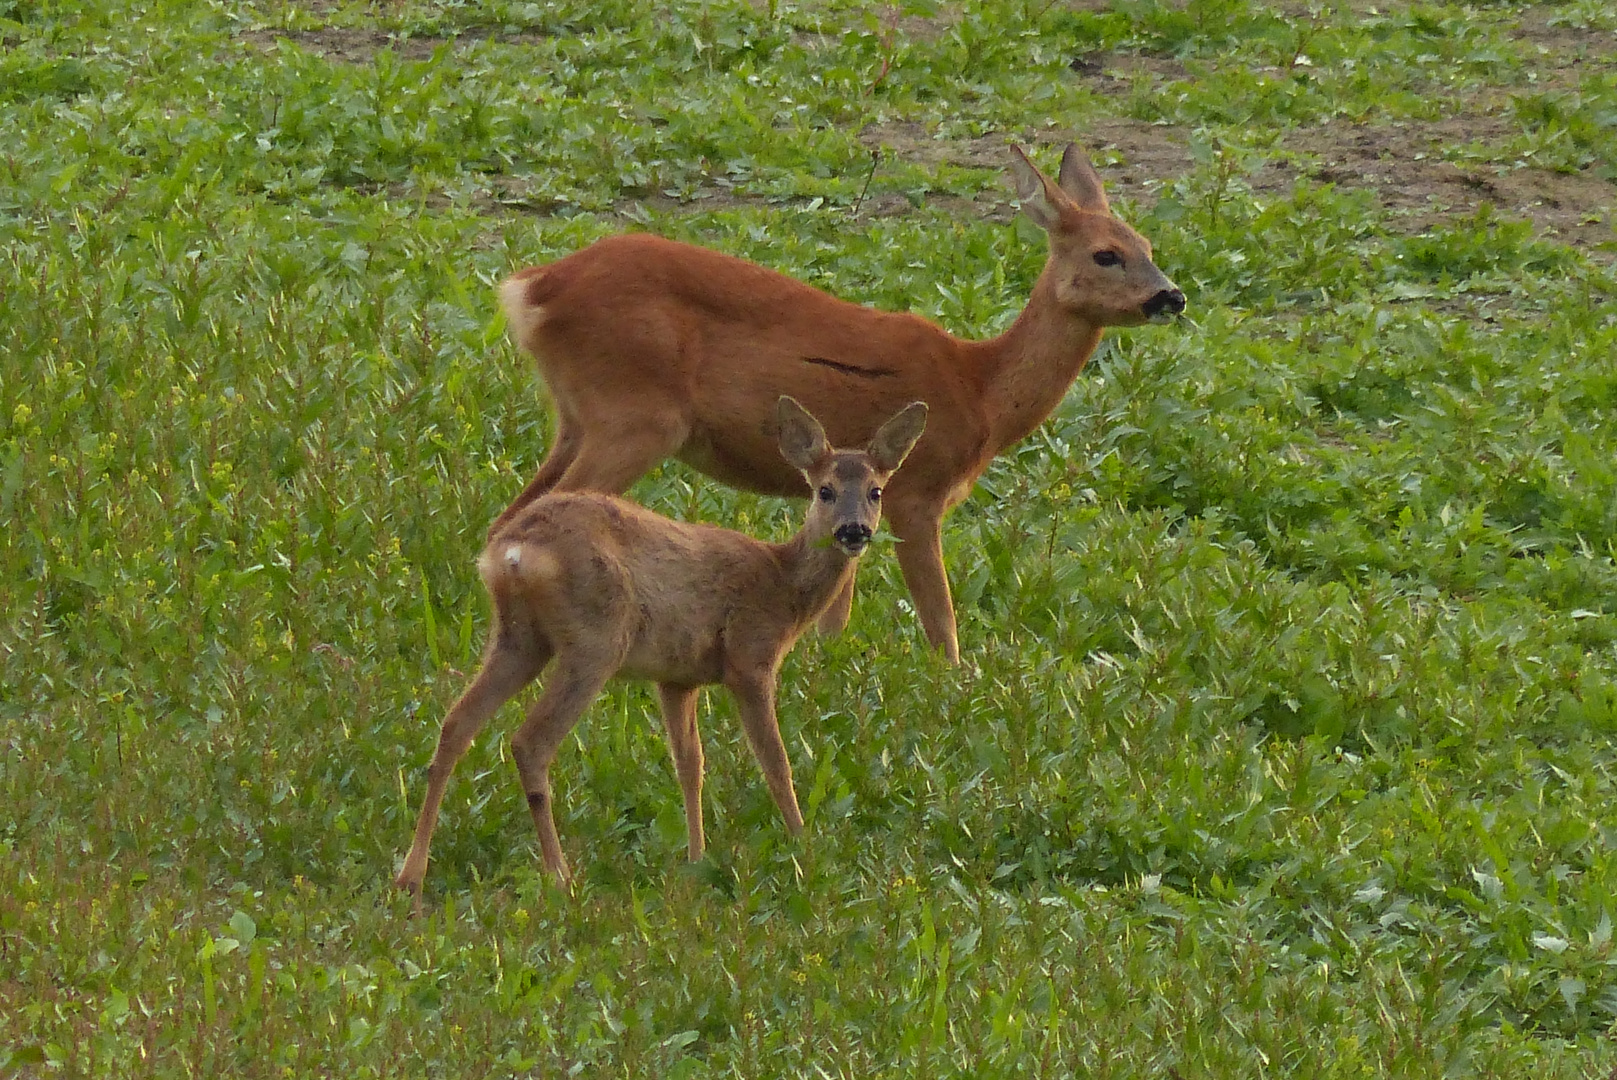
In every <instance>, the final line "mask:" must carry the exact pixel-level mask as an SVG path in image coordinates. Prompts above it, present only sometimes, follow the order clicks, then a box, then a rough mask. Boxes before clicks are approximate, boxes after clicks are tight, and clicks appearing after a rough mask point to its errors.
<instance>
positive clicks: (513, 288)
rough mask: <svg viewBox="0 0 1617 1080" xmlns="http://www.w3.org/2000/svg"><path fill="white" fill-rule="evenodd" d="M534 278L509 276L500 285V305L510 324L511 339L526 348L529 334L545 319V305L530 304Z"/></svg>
mask: <svg viewBox="0 0 1617 1080" xmlns="http://www.w3.org/2000/svg"><path fill="white" fill-rule="evenodd" d="M532 280H533V279H532V278H507V279H506V280H505V283H504V284H503V285H501V286H500V307H501V308H502V309H503V310H504V311H505V320H506V322H507V323H509V324H510V331H511V339H512V340H513V341H515V342H516V343H517V344H518V345H520V346H523V347H524V348H526V345H525V344H524V343H525V342H526V341H527V340H528V335H529V334H532V333H533V332H534V330H536V329H538V327H539V324H540V323H542V322H544V321H545V309H544V308H543V307H529V306H528V283H529V282H530V281H532Z"/></svg>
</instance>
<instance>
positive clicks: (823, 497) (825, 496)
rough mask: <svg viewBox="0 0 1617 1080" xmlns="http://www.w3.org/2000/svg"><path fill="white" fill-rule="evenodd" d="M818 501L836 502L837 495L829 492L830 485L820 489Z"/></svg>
mask: <svg viewBox="0 0 1617 1080" xmlns="http://www.w3.org/2000/svg"><path fill="white" fill-rule="evenodd" d="M820 501H821V502H836V501H837V493H836V492H834V491H832V490H831V485H829V484H827V485H826V486H824V487H822V488H821V489H820Z"/></svg>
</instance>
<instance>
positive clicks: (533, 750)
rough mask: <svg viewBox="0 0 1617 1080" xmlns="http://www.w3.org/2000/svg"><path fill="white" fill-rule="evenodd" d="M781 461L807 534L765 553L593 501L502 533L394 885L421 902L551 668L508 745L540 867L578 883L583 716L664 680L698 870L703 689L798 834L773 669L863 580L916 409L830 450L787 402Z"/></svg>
mask: <svg viewBox="0 0 1617 1080" xmlns="http://www.w3.org/2000/svg"><path fill="white" fill-rule="evenodd" d="M776 416H777V421H776V425H775V426H776V427H777V429H778V431H779V452H780V454H781V456H782V458H783V459H784V460H785V461H787V462H788V463H789V464H790V465H791V467H792V468H793V469H795V470H797V471H798V472H799V474H800V475H801V477H802V479H803V481H804V482H805V483H806V484H807V485H808V487H809V490H810V491H813V492H815V493H816V498H814V500H813V501H812V502H811V503H810V504H809V509H808V513H807V516H806V518H805V520H804V522H803V527H802V529H801V530H800V531H799V532H798V534H797V535H796V536H795V537H793V538H792V539H791V540H789V541H787V542H786V543H784V544H767V543H764V542H763V541H761V540H754V539H753V538H751V537H749V536H744V535H742V534H741V533H737V532H731V531H729V530H728V529H720V528H716V527H714V526H711V525H695V524H687V523H684V522H678V521H671V520H669V519H668V518H665V517H661V516H659V515H657V514H654V513H652V512H651V511H649V510H646V509H644V508H642V507H640V506H637V505H635V504H634V503H631V502H627V501H625V500H623V499H619V498H617V497H615V496H612V495H603V494H599V493H595V492H556V493H553V494H551V495H548V496H546V497H545V498H542V499H539V500H536V501H535V502H533V503H531V504H529V505H528V506H527V507H525V508H524V509H523V510H522V511H521V512H520V513H518V514H516V515H514V516H512V517H510V518H509V519H508V520H507V521H506V523H505V524H503V525H501V526H500V527H499V528H498V529H497V530H496V531H495V534H494V536H493V538H492V539H491V540H490V541H489V545H488V547H487V549H485V550H484V552H483V555H482V558H481V559H479V560H478V569H479V571H481V573H482V575H483V581H484V583H485V584H486V585H487V586H488V591H489V596H490V597H491V598H492V599H493V601H494V626H493V629H492V630H491V632H490V634H489V642H488V646H487V647H486V649H485V650H484V654H483V666H482V669H481V670H479V671H478V673H477V675H476V677H475V678H474V679H473V680H472V684H471V686H470V687H468V688H467V690H466V692H465V693H464V694H462V695H461V697H460V700H458V701H457V702H455V705H454V707H453V708H451V709H450V710H449V715H448V716H447V717H445V718H444V724H443V730H442V732H441V733H440V734H439V736H438V749H437V752H436V753H435V754H434V755H433V758H432V764H431V766H429V767H428V769H427V794H426V798H425V800H424V801H423V803H422V806H421V817H420V818H419V819H418V820H417V822H416V831H415V842H414V844H413V845H412V846H411V848H410V853H409V855H408V856H406V858H405V860H404V866H403V868H402V869H401V870H400V871H399V876H398V878H397V879H396V881H395V884H396V885H397V886H399V887H400V888H402V889H405V890H408V891H409V892H411V893H414V894H415V895H416V897H417V898H418V903H419V897H420V894H421V882H422V879H423V878H424V877H425V876H426V872H427V849H428V847H429V845H430V844H431V842H432V829H433V825H434V824H435V823H436V821H437V818H438V806H439V804H440V803H441V802H442V800H443V795H444V788H445V787H446V786H447V785H448V783H449V776H450V773H451V772H453V771H454V768H455V762H456V761H458V760H459V759H460V757H461V755H462V754H464V753H465V752H466V748H467V747H469V746H470V745H471V743H472V739H473V738H475V737H476V735H477V732H478V730H479V729H480V728H481V727H482V726H483V724H484V722H485V721H487V720H488V718H489V717H490V716H492V715H493V714H494V712H495V710H497V709H498V708H499V707H500V706H501V705H503V704H504V703H505V702H506V701H507V700H508V699H509V698H510V697H511V696H512V695H514V694H515V693H516V692H517V691H519V690H521V689H522V688H523V687H524V686H526V685H527V684H528V683H529V682H530V681H531V680H533V679H534V678H535V677H536V676H537V675H538V674H539V672H540V671H541V670H542V669H543V668H544V667H545V665H546V664H547V663H548V662H550V661H551V659H552V658H554V660H555V666H554V668H553V669H552V671H551V674H550V677H549V678H547V679H546V680H545V688H544V692H543V693H542V694H541V695H540V697H539V700H538V701H536V702H535V703H534V704H533V707H532V708H531V709H529V710H528V718H527V720H526V721H525V722H524V723H523V725H522V727H521V728H520V729H518V731H517V733H516V735H515V737H513V738H512V740H511V750H512V756H513V757H515V758H516V764H517V771H518V773H519V774H520V775H521V778H522V789H523V791H524V792H526V793H527V796H528V809H529V810H530V811H531V812H532V814H533V823H534V827H535V828H536V829H537V830H538V831H539V847H540V850H541V851H542V853H543V855H544V862H545V867H546V868H547V869H548V870H549V871H550V872H551V873H553V874H555V875H556V876H557V877H558V878H559V879H561V880H564V881H565V880H566V879H567V861H566V859H565V858H563V856H562V852H561V842H560V840H559V839H558V838H557V836H556V824H555V821H554V820H553V818H552V817H551V789H550V765H551V762H552V761H554V760H555V758H556V752H557V750H558V749H560V747H561V744H562V741H563V740H564V739H565V738H566V737H567V733H568V732H569V731H571V730H572V728H573V725H574V724H576V723H577V722H578V718H579V717H580V716H581V715H582V714H583V712H584V710H585V708H587V707H588V706H589V703H590V702H591V701H592V700H594V698H595V696H596V695H597V694H598V693H600V691H601V688H602V687H603V686H605V684H606V681H607V680H608V679H609V678H611V677H612V676H613V675H615V674H620V673H621V674H626V675H630V676H638V677H641V678H647V679H654V680H656V682H657V689H658V691H659V693H660V696H661V698H662V713H663V724H664V726H665V727H666V729H667V731H668V743H669V750H670V752H671V755H672V757H673V760H674V769H675V772H676V773H678V775H679V783H680V787H681V788H682V789H683V791H684V794H685V823H686V828H687V830H688V831H689V834H690V857H691V860H692V861H693V862H694V861H695V860H697V859H700V858H701V857H702V849H703V840H702V743H701V737H700V735H699V734H698V733H697V728H696V692H697V689H698V688H699V687H701V686H706V685H709V684H712V683H723V684H724V685H725V686H727V687H729V688H730V691H731V693H733V694H734V695H735V698H736V704H737V707H738V711H739V712H740V714H741V724H742V727H743V729H744V730H745V731H746V735H747V741H748V742H749V743H751V744H752V750H753V753H754V755H756V757H757V758H758V764H759V767H760V768H761V769H762V770H763V774H764V779H765V780H766V781H767V782H768V784H769V791H770V794H771V795H773V796H774V799H775V803H776V805H777V806H779V807H780V812H781V814H782V816H784V817H785V819H786V827H787V828H788V829H789V830H790V831H791V832H792V833H794V834H795V833H797V832H799V831H800V830H801V829H802V827H803V816H802V814H801V813H799V812H798V808H797V796H796V794H795V793H794V792H793V790H792V769H791V764H790V763H789V762H788V761H787V759H786V748H785V747H784V746H783V745H782V744H781V739H780V728H779V726H778V725H777V723H776V720H775V681H776V677H777V673H778V671H779V669H780V663H781V661H782V660H783V659H784V658H785V656H786V654H787V652H789V651H790V650H791V647H792V644H793V643H794V642H795V641H796V640H797V638H798V637H799V635H801V634H802V632H803V631H804V630H805V629H806V628H807V627H808V624H809V623H811V622H813V621H814V620H815V619H816V618H818V617H819V616H820V614H821V613H822V612H823V611H824V610H825V608H826V607H827V605H829V604H830V603H831V602H832V600H834V599H835V598H836V596H837V595H838V594H839V592H840V591H841V589H842V588H843V586H844V585H845V584H846V583H847V582H848V581H849V580H851V578H852V575H853V568H854V560H855V559H857V558H858V557H859V554H860V553H861V552H862V551H864V549H865V546H866V544H868V543H869V541H870V538H871V535H872V534H873V533H874V532H875V530H876V525H877V523H878V522H879V521H880V520H881V498H882V491H881V486H882V485H883V484H884V483H886V482H887V478H888V476H889V475H890V474H892V472H893V471H894V470H895V469H897V468H898V466H899V464H900V463H901V462H902V461H903V460H904V456H905V455H906V454H908V453H909V452H910V448H911V447H912V446H914V445H915V441H916V440H917V439H919V438H920V437H921V431H922V429H923V428H924V427H925V425H926V417H927V407H926V406H925V405H924V404H922V403H920V402H914V403H912V404H910V405H909V406H907V407H906V408H904V409H903V410H901V411H900V412H899V413H898V414H897V415H896V416H894V417H893V418H892V419H890V420H888V421H887V422H886V423H884V424H882V426H881V427H880V428H879V429H877V431H876V433H875V436H874V437H873V438H872V439H871V441H870V445H869V446H867V447H866V448H865V449H864V450H862V451H850V450H833V449H831V447H830V445H829V443H828V442H827V441H826V437H825V432H824V429H822V428H821V426H820V425H819V423H818V422H816V421H815V419H814V418H813V417H812V416H810V415H809V414H808V413H807V412H805V411H804V410H803V408H802V406H800V405H799V404H798V403H797V402H795V401H793V400H792V399H791V398H788V397H782V398H780V399H779V401H778V404H777V412H776Z"/></svg>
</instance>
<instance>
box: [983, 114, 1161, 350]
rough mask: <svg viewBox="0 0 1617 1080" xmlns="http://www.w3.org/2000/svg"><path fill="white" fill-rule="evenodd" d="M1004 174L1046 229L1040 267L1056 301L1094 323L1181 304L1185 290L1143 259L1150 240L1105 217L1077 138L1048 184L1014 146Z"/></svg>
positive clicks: (1146, 315) (1149, 316)
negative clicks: (1046, 251) (1046, 255)
mask: <svg viewBox="0 0 1617 1080" xmlns="http://www.w3.org/2000/svg"><path fill="white" fill-rule="evenodd" d="M1011 175H1012V176H1013V177H1014V178H1015V180H1016V195H1017V198H1018V199H1020V200H1021V203H1022V213H1024V214H1026V215H1027V216H1028V218H1029V220H1031V221H1032V222H1033V223H1034V224H1036V225H1038V226H1039V227H1040V228H1042V229H1043V230H1044V231H1045V232H1046V233H1048V234H1049V236H1050V261H1049V263H1048V264H1046V266H1045V270H1044V272H1045V275H1046V276H1049V277H1052V278H1053V279H1054V287H1055V298H1056V303H1057V304H1059V305H1060V306H1061V307H1062V308H1064V309H1065V310H1067V311H1069V312H1070V313H1072V314H1073V315H1074V316H1076V317H1078V318H1081V319H1083V320H1085V321H1086V322H1089V323H1092V324H1093V325H1095V326H1138V325H1139V324H1140V323H1144V322H1167V321H1168V320H1170V319H1172V318H1173V317H1174V316H1175V315H1178V314H1179V313H1180V312H1182V311H1184V310H1185V294H1184V293H1182V292H1180V291H1179V289H1178V287H1177V286H1175V285H1174V283H1173V282H1171V281H1169V280H1168V278H1167V275H1165V274H1164V273H1163V272H1162V271H1161V270H1158V269H1157V265H1156V263H1154V262H1152V261H1151V243H1150V241H1148V240H1147V239H1146V238H1145V237H1143V236H1141V235H1140V234H1139V233H1137V232H1135V231H1134V230H1133V229H1131V228H1129V227H1128V226H1127V225H1125V224H1124V223H1123V222H1121V221H1119V220H1118V219H1117V218H1115V217H1113V216H1112V208H1111V204H1110V203H1108V202H1107V201H1106V191H1105V189H1104V188H1103V187H1102V186H1101V181H1100V174H1098V173H1097V172H1095V167H1094V166H1093V165H1091V164H1090V163H1089V157H1088V156H1087V155H1086V154H1085V153H1084V152H1083V150H1081V149H1079V147H1078V144H1077V143H1068V144H1067V149H1066V151H1065V152H1063V153H1062V155H1061V172H1060V173H1058V174H1057V177H1056V182H1055V183H1051V181H1050V178H1049V177H1047V176H1045V175H1044V174H1043V173H1042V172H1040V171H1039V170H1038V168H1037V167H1036V166H1035V165H1034V164H1033V162H1031V161H1029V160H1028V156H1027V155H1026V154H1024V153H1023V152H1022V151H1021V149H1020V148H1019V147H1015V146H1013V147H1011Z"/></svg>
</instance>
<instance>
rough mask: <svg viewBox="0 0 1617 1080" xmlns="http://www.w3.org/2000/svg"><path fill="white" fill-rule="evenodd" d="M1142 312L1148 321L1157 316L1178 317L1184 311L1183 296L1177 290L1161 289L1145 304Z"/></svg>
mask: <svg viewBox="0 0 1617 1080" xmlns="http://www.w3.org/2000/svg"><path fill="white" fill-rule="evenodd" d="M1143 310H1144V311H1145V315H1146V318H1148V319H1154V318H1156V317H1157V316H1158V315H1178V314H1179V313H1180V312H1182V311H1184V310H1185V294H1184V293H1182V292H1180V291H1179V290H1178V289H1163V290H1162V291H1161V292H1159V293H1157V295H1155V296H1153V297H1152V298H1151V299H1149V300H1147V301H1146V302H1145V305H1144V307H1143Z"/></svg>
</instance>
